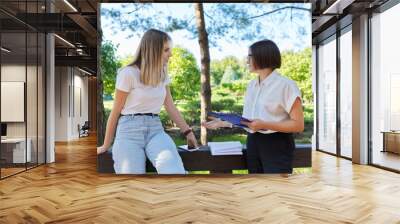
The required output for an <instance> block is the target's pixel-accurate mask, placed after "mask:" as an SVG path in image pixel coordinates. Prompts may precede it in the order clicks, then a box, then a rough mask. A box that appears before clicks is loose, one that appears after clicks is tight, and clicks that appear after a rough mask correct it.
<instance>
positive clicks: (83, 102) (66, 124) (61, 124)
mask: <svg viewBox="0 0 400 224" xmlns="http://www.w3.org/2000/svg"><path fill="white" fill-rule="evenodd" d="M55 73H56V84H55V85H56V91H55V116H56V118H55V120H56V122H55V123H56V134H55V140H56V141H70V140H73V139H77V138H79V133H78V124H79V125H81V126H82V125H83V124H84V122H85V121H87V120H88V117H89V115H88V78H87V77H84V76H83V73H81V72H80V71H79V70H77V69H76V68H72V67H56V72H55ZM80 106H81V107H82V108H80ZM80 110H81V111H80Z"/></svg>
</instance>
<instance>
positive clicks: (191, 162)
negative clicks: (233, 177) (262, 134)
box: [97, 144, 311, 173]
mask: <svg viewBox="0 0 400 224" xmlns="http://www.w3.org/2000/svg"><path fill="white" fill-rule="evenodd" d="M178 151H179V154H180V156H181V158H182V161H183V164H184V166H185V169H186V170H188V171H205V170H209V171H211V172H212V173H230V172H231V171H232V170H245V169H247V163H246V159H245V158H246V149H245V148H244V149H243V155H222V156H212V155H211V152H210V150H209V149H208V148H206V147H205V148H202V149H201V150H198V151H194V152H188V151H185V150H182V149H178ZM113 165H114V162H113V160H112V154H111V151H108V152H106V153H103V154H100V155H98V156H97V170H98V172H100V173H114V167H113ZM146 166H147V167H146V171H147V172H155V168H154V167H153V165H152V164H151V163H150V162H149V161H148V160H147V164H146ZM293 167H294V168H299V167H311V145H308V144H297V145H296V150H295V151H294V157H293Z"/></svg>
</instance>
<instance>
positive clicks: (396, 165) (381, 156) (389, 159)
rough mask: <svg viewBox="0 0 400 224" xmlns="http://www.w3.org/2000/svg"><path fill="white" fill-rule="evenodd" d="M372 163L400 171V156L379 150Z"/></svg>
mask: <svg viewBox="0 0 400 224" xmlns="http://www.w3.org/2000/svg"><path fill="white" fill-rule="evenodd" d="M372 161H373V163H374V164H376V165H380V166H384V167H388V168H391V169H395V170H400V154H396V153H392V152H381V151H378V150H377V151H375V152H374V154H373V157H372Z"/></svg>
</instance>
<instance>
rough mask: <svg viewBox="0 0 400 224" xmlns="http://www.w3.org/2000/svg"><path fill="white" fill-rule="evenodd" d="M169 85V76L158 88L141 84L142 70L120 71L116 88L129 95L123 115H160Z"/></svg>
mask: <svg viewBox="0 0 400 224" xmlns="http://www.w3.org/2000/svg"><path fill="white" fill-rule="evenodd" d="M169 83H170V79H169V77H168V76H167V77H166V79H165V81H164V82H162V83H160V84H159V85H158V86H157V87H153V86H150V85H144V84H143V83H141V82H140V70H139V68H137V67H136V66H127V67H124V68H121V69H119V70H118V74H117V80H116V83H115V88H116V89H118V90H121V91H124V92H128V93H129V95H128V97H127V98H126V101H125V104H124V107H123V108H122V111H121V114H122V115H126V114H135V113H154V114H159V113H160V111H161V107H162V105H163V104H164V100H165V96H166V93H167V91H166V87H165V86H166V85H168V84H169Z"/></svg>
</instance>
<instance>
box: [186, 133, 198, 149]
mask: <svg viewBox="0 0 400 224" xmlns="http://www.w3.org/2000/svg"><path fill="white" fill-rule="evenodd" d="M186 140H187V144H188V147H189V146H191V147H194V148H198V147H199V145H198V143H197V140H196V136H194V134H193V132H190V133H189V134H188V135H187V136H186Z"/></svg>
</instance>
